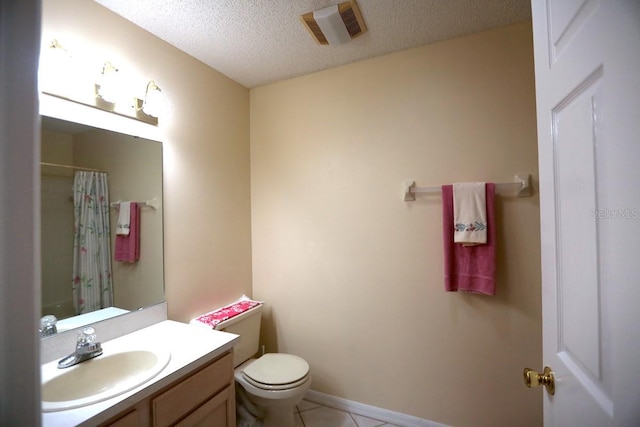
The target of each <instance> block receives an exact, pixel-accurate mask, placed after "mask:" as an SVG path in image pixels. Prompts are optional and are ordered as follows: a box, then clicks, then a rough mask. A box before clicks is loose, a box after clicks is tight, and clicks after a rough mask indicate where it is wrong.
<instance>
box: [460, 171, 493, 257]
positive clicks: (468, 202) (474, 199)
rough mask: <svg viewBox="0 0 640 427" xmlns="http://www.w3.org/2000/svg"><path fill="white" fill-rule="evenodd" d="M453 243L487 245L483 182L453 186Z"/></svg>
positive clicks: (485, 204)
mask: <svg viewBox="0 0 640 427" xmlns="http://www.w3.org/2000/svg"><path fill="white" fill-rule="evenodd" d="M453 224H454V234H453V241H454V242H455V243H460V244H462V245H463V246H475V245H483V244H486V243H487V202H486V194H485V183H484V182H462V183H457V184H453Z"/></svg>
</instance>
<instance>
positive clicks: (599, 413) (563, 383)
mask: <svg viewBox="0 0 640 427" xmlns="http://www.w3.org/2000/svg"><path fill="white" fill-rule="evenodd" d="M532 11H533V28H534V47H535V67H536V93H537V114H538V141H539V164H540V209H541V233H542V280H543V283H542V292H543V360H544V364H545V365H547V366H549V367H550V368H551V371H552V372H553V377H554V378H553V379H554V383H555V393H554V394H553V395H552V394H551V393H550V392H548V391H546V390H544V389H543V388H542V390H531V392H542V393H544V420H545V426H547V427H552V426H559V427H560V426H561V427H565V426H598V427H600V426H638V425H640V332H639V331H640V1H637V0H601V1H596V0H533V2H532ZM537 368H538V369H539V370H540V371H542V367H537ZM547 380H548V379H547V378H542V377H541V378H540V381H541V382H544V381H547ZM549 381H550V380H549ZM533 383H534V384H533V385H535V383H536V378H535V377H534V379H533ZM543 390H544V391H543Z"/></svg>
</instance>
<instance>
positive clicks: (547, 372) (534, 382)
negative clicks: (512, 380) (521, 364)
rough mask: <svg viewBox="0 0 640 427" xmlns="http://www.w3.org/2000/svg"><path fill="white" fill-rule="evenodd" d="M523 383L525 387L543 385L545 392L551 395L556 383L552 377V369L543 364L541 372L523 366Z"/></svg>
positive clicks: (554, 390)
mask: <svg viewBox="0 0 640 427" xmlns="http://www.w3.org/2000/svg"><path fill="white" fill-rule="evenodd" d="M523 374H524V383H525V384H526V386H527V387H529V388H533V387H538V386H539V385H544V386H545V387H546V388H547V392H548V393H549V394H551V395H553V394H555V392H556V384H555V381H554V379H553V371H551V368H550V367H548V366H545V368H544V371H543V372H542V374H539V373H538V372H536V371H534V370H533V369H529V368H524V373H523Z"/></svg>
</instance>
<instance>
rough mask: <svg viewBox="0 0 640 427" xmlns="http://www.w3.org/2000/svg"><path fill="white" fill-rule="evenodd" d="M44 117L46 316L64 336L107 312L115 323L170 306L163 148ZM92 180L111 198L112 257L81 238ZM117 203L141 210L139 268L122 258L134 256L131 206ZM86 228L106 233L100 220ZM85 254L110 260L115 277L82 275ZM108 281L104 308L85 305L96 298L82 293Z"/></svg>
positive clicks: (100, 304)
mask: <svg viewBox="0 0 640 427" xmlns="http://www.w3.org/2000/svg"><path fill="white" fill-rule="evenodd" d="M41 117H42V141H41V143H42V146H41V149H42V151H41V153H42V154H41V162H42V165H41V196H42V199H41V209H42V212H41V213H42V215H41V225H42V228H41V259H42V263H41V265H42V315H43V316H45V315H54V316H56V318H57V319H59V321H58V330H59V331H64V330H66V329H71V328H75V327H79V326H82V325H83V324H88V323H93V322H95V321H97V320H103V317H98V318H96V317H95V313H94V314H92V313H93V312H94V311H96V308H98V310H97V311H96V312H103V311H105V312H106V311H108V312H109V313H110V314H108V315H106V317H111V316H112V315H117V314H123V313H126V312H129V311H133V310H138V309H140V308H142V307H146V306H149V305H152V304H156V303H159V302H162V301H164V264H163V228H162V227H163V218H162V217H163V215H162V205H163V203H162V144H161V143H160V142H158V141H154V140H149V139H144V138H140V137H134V136H131V135H127V134H123V133H118V132H114V131H111V130H106V129H100V128H97V127H93V126H89V125H87V124H79V123H74V122H72V121H67V120H62V119H60V118H53V117H48V116H45V115H42V116H41ZM87 172H88V174H87ZM88 175H92V176H93V177H92V178H90V179H98V180H99V182H98V184H97V185H98V186H99V187H101V188H102V189H103V191H104V192H106V194H107V197H108V201H106V199H105V200H104V203H106V204H108V206H106V208H105V209H103V210H105V211H106V212H107V214H108V216H107V217H106V219H104V218H103V219H104V222H108V230H109V231H108V232H109V239H108V240H109V243H110V244H109V250H108V251H110V253H108V254H107V253H105V252H107V250H106V249H102V248H100V249H98V248H95V247H90V245H89V244H86V245H85V242H82V241H79V240H78V239H79V238H78V233H76V231H77V224H78V221H79V219H78V215H79V214H78V212H79V210H80V209H79V200H78V199H79V197H80V196H79V194H82V193H80V192H81V191H84V190H83V189H82V188H81V187H82V186H87V185H88V184H86V183H87V181H86V180H83V178H86V177H87V176H88ZM101 197H103V196H97V198H98V199H100V198H101ZM118 202H136V203H138V204H139V205H140V208H139V211H138V213H139V215H138V216H139V222H137V223H136V225H137V226H138V228H137V230H136V231H137V234H138V235H139V244H138V245H137V250H138V254H139V255H138V259H137V260H133V262H132V260H131V259H130V258H128V257H127V256H123V255H122V251H123V250H131V249H132V247H131V246H130V245H129V243H128V244H127V245H124V249H123V242H124V240H123V241H120V242H118V241H117V240H118V239H119V238H120V237H119V236H117V229H118V227H117V222H118V217H119V215H120V209H121V207H122V206H126V205H121V204H120V203H118ZM83 209H84V208H83ZM82 221H89V222H90V223H88V224H85V225H84V227H90V228H94V229H95V228H97V227H99V226H100V225H98V224H96V222H100V221H96V220H95V219H88V220H87V219H82ZM103 226H104V224H103ZM93 231H95V230H93ZM80 240H82V238H80ZM74 246H75V247H76V249H75V252H74ZM78 250H80V251H89V252H90V253H91V254H92V257H96V258H98V257H102V258H105V257H106V258H108V259H109V260H110V266H109V267H108V270H105V269H103V268H106V267H100V268H97V270H99V271H97V272H96V271H94V272H91V271H92V269H93V270H96V268H94V267H91V266H89V267H88V268H84V269H81V268H80V266H78V265H77V264H78V261H77V259H78V258H77V251H78ZM125 255H126V254H125ZM74 259H76V262H75V264H76V265H74ZM92 274H93V275H94V276H92ZM103 274H106V275H110V276H111V277H110V281H108V282H109V283H110V287H111V289H106V290H104V289H100V290H96V289H94V290H93V291H92V292H93V294H94V295H98V294H104V292H107V293H108V295H107V296H106V297H101V296H97V297H95V298H98V299H101V298H102V301H101V302H100V301H99V302H97V303H96V302H95V301H93V302H90V301H88V300H87V301H85V300H84V299H85V298H86V299H90V298H93V297H89V296H86V295H91V292H88V293H85V292H82V293H81V292H79V291H78V289H77V288H78V287H81V286H84V287H88V288H91V287H94V288H97V285H96V283H97V282H99V279H100V277H99V276H100V275H103ZM74 289H75V290H74ZM89 290H90V289H89ZM103 309H105V310H103ZM106 309H108V310H106Z"/></svg>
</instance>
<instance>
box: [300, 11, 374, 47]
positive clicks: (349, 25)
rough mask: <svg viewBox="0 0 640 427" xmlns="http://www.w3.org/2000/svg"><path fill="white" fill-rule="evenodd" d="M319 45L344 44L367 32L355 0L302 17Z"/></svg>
mask: <svg viewBox="0 0 640 427" xmlns="http://www.w3.org/2000/svg"><path fill="white" fill-rule="evenodd" d="M300 18H301V19H302V22H303V23H304V25H305V27H306V28H307V30H309V33H310V34H311V35H312V36H313V38H314V40H315V41H316V42H318V43H319V44H342V43H346V42H348V41H350V40H351V39H354V38H356V37H358V36H359V35H360V34H363V33H364V32H366V31H367V26H366V25H365V24H364V20H363V19H362V14H360V9H359V8H358V4H357V3H356V2H355V0H350V1H346V2H344V3H340V4H337V5H333V6H329V7H325V8H324V9H320V10H316V11H315V12H309V13H305V14H304V15H302V16H301V17H300Z"/></svg>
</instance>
